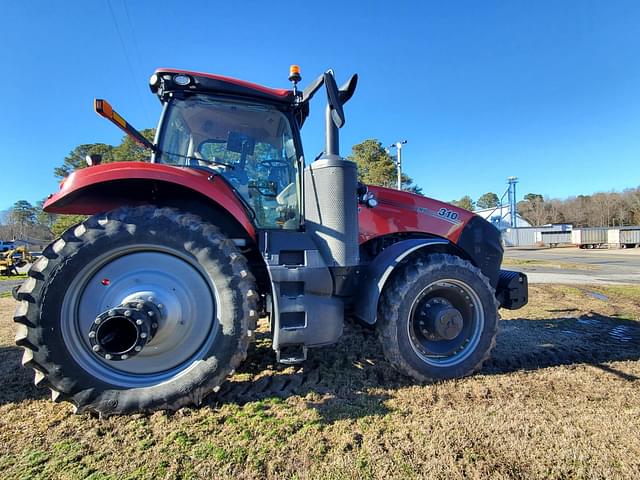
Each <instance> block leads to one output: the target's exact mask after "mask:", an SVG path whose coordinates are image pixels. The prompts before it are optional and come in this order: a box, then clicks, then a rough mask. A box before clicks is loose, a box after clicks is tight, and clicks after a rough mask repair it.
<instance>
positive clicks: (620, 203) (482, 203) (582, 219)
mask: <svg viewBox="0 0 640 480" xmlns="http://www.w3.org/2000/svg"><path fill="white" fill-rule="evenodd" d="M450 203H451V204H453V205H456V206H458V207H461V208H465V209H467V210H470V211H473V210H477V209H485V208H495V207H497V206H499V204H500V199H499V198H498V195H496V194H495V193H494V192H488V193H485V194H484V195H482V196H480V198H478V200H477V201H474V200H473V199H472V198H471V197H470V196H469V195H465V196H464V197H462V198H460V199H459V200H452V201H451V202H450ZM517 211H518V214H519V215H520V216H521V217H522V218H524V219H525V220H526V221H528V222H529V223H530V224H531V225H533V226H540V225H546V224H549V223H570V224H572V225H573V226H575V227H624V226H628V225H640V187H636V188H628V189H626V190H623V191H622V192H616V191H611V192H597V193H594V194H592V195H578V196H574V197H569V198H566V199H559V198H548V197H544V196H542V195H540V194H539V193H527V194H526V195H525V196H524V198H523V200H521V201H520V202H518V204H517Z"/></svg>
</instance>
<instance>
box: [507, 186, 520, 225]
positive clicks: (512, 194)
mask: <svg viewBox="0 0 640 480" xmlns="http://www.w3.org/2000/svg"><path fill="white" fill-rule="evenodd" d="M507 183H508V184H509V190H508V191H509V211H510V214H511V227H512V228H516V227H517V226H518V222H517V217H516V215H517V213H518V204H517V202H516V183H518V177H508V178H507Z"/></svg>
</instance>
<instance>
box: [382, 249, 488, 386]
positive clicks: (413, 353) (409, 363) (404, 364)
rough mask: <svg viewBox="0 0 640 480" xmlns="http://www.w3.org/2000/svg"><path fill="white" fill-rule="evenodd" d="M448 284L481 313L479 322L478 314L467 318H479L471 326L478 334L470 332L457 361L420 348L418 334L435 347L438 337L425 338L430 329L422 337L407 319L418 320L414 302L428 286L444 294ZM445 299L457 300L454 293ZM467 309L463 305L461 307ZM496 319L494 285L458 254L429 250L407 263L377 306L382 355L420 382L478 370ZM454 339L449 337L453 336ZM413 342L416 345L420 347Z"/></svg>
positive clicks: (445, 294) (484, 356)
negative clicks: (430, 253) (431, 253)
mask: <svg viewBox="0 0 640 480" xmlns="http://www.w3.org/2000/svg"><path fill="white" fill-rule="evenodd" d="M439 282H442V284H440V283H439ZM432 285H435V287H432ZM447 285H448V286H449V287H451V288H450V289H451V290H452V291H453V290H460V292H462V293H458V294H457V295H462V297H461V298H462V299H463V300H462V301H464V298H467V300H468V298H469V297H472V299H474V302H475V303H476V304H477V305H476V306H473V307H470V308H468V309H467V311H468V312H473V308H476V309H478V308H481V309H482V314H483V316H482V319H481V325H479V322H480V320H479V318H480V317H473V316H472V314H469V315H468V317H469V319H472V318H477V319H478V320H475V321H476V322H478V324H474V325H476V327H477V328H476V327H474V328H476V330H473V331H474V332H477V334H474V336H473V337H472V336H471V333H469V339H470V340H469V341H468V343H467V344H466V345H467V347H464V348H468V350H467V351H465V350H464V349H463V350H460V352H461V353H460V355H459V357H458V359H459V361H458V360H456V358H455V357H452V358H453V360H451V361H449V360H447V359H446V357H439V356H438V355H437V354H434V355H433V356H430V355H429V352H425V351H422V350H421V349H422V348H423V347H422V346H421V345H420V339H423V340H424V343H426V344H427V345H435V346H436V349H435V350H437V347H438V343H437V341H436V342H431V343H428V342H429V335H431V333H430V332H428V335H426V336H421V335H420V334H418V336H416V334H415V328H410V325H411V323H412V322H413V321H414V320H416V319H415V317H414V316H413V315H414V314H415V309H416V305H420V303H419V302H420V301H421V300H420V298H424V295H425V291H427V290H426V289H431V288H433V289H434V292H436V293H434V294H433V296H434V298H435V297H437V295H442V296H444V297H447V295H448V293H447V288H449V287H447ZM438 289H440V290H438ZM437 292H440V293H437ZM474 294H475V295H474ZM449 298H452V299H454V302H453V303H456V301H455V298H456V297H455V296H453V295H452V296H451V297H449ZM435 301H436V302H437V300H435ZM447 301H448V300H447ZM447 301H446V302H447ZM469 302H470V301H469ZM428 306H429V307H431V306H432V305H428ZM465 308H466V307H464V305H463V307H462V310H463V311H464V310H465ZM463 318H465V317H464V315H463ZM464 322H465V326H464V327H462V328H463V329H462V330H461V332H460V333H459V335H458V337H456V339H459V338H460V335H463V334H465V329H467V330H466V331H468V332H471V330H470V328H471V327H467V326H466V325H467V323H466V322H467V319H466V318H465V320H464ZM469 322H471V320H469ZM498 323H499V315H498V303H497V301H496V299H495V294H494V289H493V288H492V287H491V285H490V284H489V281H488V279H487V278H486V277H485V276H484V275H483V274H482V272H481V271H480V270H479V269H478V268H476V267H475V266H473V265H472V264H471V263H469V262H467V261H466V260H463V259H461V258H459V257H456V256H453V255H445V254H433V255H429V256H425V257H420V258H417V259H415V260H413V259H412V260H410V261H409V262H407V263H405V264H404V265H403V266H401V267H400V268H399V270H398V271H397V272H396V273H395V274H394V276H393V277H392V278H391V279H390V280H389V281H388V283H387V285H385V288H384V291H383V292H382V296H381V299H380V303H379V306H378V325H377V331H378V338H379V339H380V342H381V343H382V347H383V350H384V354H385V357H386V358H387V359H388V361H389V362H390V363H391V364H392V365H393V367H394V368H396V369H397V370H398V371H400V372H401V373H403V374H405V375H408V376H410V377H412V378H414V379H416V380H418V381H424V382H431V381H437V380H444V379H450V378H456V377H462V376H466V375H470V374H472V373H474V372H476V371H478V370H479V369H480V368H481V367H482V364H483V362H484V361H485V360H486V359H487V358H489V355H490V352H491V350H492V349H493V347H494V346H495V341H496V336H497V333H498ZM414 325H416V323H414ZM454 333H455V332H454ZM418 337H420V338H418ZM456 339H452V340H451V342H455V341H457V340H456ZM416 345H420V348H418V347H416ZM443 345H445V346H446V345H447V344H443ZM463 345H464V344H463ZM460 348H463V347H460Z"/></svg>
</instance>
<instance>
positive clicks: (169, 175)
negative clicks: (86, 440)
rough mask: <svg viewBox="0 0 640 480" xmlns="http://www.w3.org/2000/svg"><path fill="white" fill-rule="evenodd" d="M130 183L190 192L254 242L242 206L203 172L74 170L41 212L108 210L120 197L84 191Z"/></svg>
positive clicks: (127, 166) (113, 167) (129, 167)
mask: <svg viewBox="0 0 640 480" xmlns="http://www.w3.org/2000/svg"><path fill="white" fill-rule="evenodd" d="M210 178H211V180H210ZM134 179H140V180H149V181H156V182H167V183H173V184H177V185H180V186H182V187H186V188H188V189H190V190H194V191H195V192H197V193H199V194H201V195H204V196H205V197H207V198H208V199H210V200H211V201H213V202H215V203H217V204H219V205H220V206H221V207H222V208H224V209H225V210H226V211H228V212H229V213H230V214H231V215H233V217H234V218H235V219H236V220H238V222H240V224H241V225H242V226H243V227H244V229H245V230H246V231H247V233H248V234H249V236H250V237H251V238H253V239H255V238H256V232H255V228H254V226H253V224H252V223H251V220H250V219H249V217H248V216H247V213H246V211H245V208H244V206H243V205H242V203H241V202H240V200H238V198H237V197H236V196H235V194H234V193H233V191H232V190H231V188H230V187H229V186H228V185H227V184H226V183H225V182H224V181H223V180H221V179H220V178H218V177H217V176H215V175H214V176H212V174H210V173H208V172H206V171H203V170H196V169H193V168H186V167H175V166H171V165H163V164H161V163H146V162H115V163H107V164H104V165H96V166H95V167H87V168H83V169H80V170H77V171H75V172H74V173H72V174H71V175H69V177H67V178H66V180H65V181H64V182H63V183H62V184H61V187H60V191H59V192H58V193H55V194H53V195H52V196H51V197H50V198H49V199H48V200H47V201H46V202H45V204H44V210H45V211H47V212H51V213H75V214H83V215H93V214H95V213H99V212H104V211H108V210H112V209H114V208H117V207H119V206H121V205H122V204H123V203H125V202H124V201H123V199H122V197H121V198H120V199H118V198H117V197H116V196H114V195H107V196H100V197H98V196H96V195H91V194H90V193H89V194H87V191H88V190H87V189H89V188H90V187H92V186H96V185H98V184H101V183H107V182H117V181H119V180H134Z"/></svg>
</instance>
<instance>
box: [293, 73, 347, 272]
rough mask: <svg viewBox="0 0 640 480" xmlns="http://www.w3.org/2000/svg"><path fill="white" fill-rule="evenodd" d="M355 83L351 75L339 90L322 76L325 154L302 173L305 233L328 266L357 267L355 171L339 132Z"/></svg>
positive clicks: (329, 78)
mask: <svg viewBox="0 0 640 480" xmlns="http://www.w3.org/2000/svg"><path fill="white" fill-rule="evenodd" d="M357 80H358V77H357V75H354V76H352V77H351V79H349V81H348V82H347V83H346V84H345V85H343V87H342V88H340V89H338V87H337V86H336V81H335V78H334V76H333V72H332V71H331V70H328V71H327V72H325V73H324V79H323V81H324V84H325V87H326V89H327V98H328V104H327V109H326V115H325V117H326V118H325V121H326V125H325V133H326V139H325V152H324V154H323V155H322V156H321V157H320V158H318V159H317V160H316V161H315V162H313V163H312V164H311V165H309V166H308V167H307V168H306V169H305V172H304V185H305V190H304V191H305V194H304V196H305V222H306V228H307V232H309V233H311V234H312V235H313V238H314V240H315V242H316V244H317V245H318V248H319V250H320V252H321V253H322V256H323V257H324V259H325V261H326V263H327V265H328V266H330V267H351V266H355V265H358V264H359V244H358V234H359V228H358V196H357V195H358V194H357V189H358V170H357V167H356V164H355V163H354V162H351V161H349V160H345V159H343V158H341V157H340V152H339V150H340V142H339V129H340V128H342V126H343V125H344V122H345V119H344V112H343V109H342V106H343V105H344V104H345V103H346V102H347V100H349V99H350V98H351V96H352V95H353V92H354V91H355V87H356V83H357Z"/></svg>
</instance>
